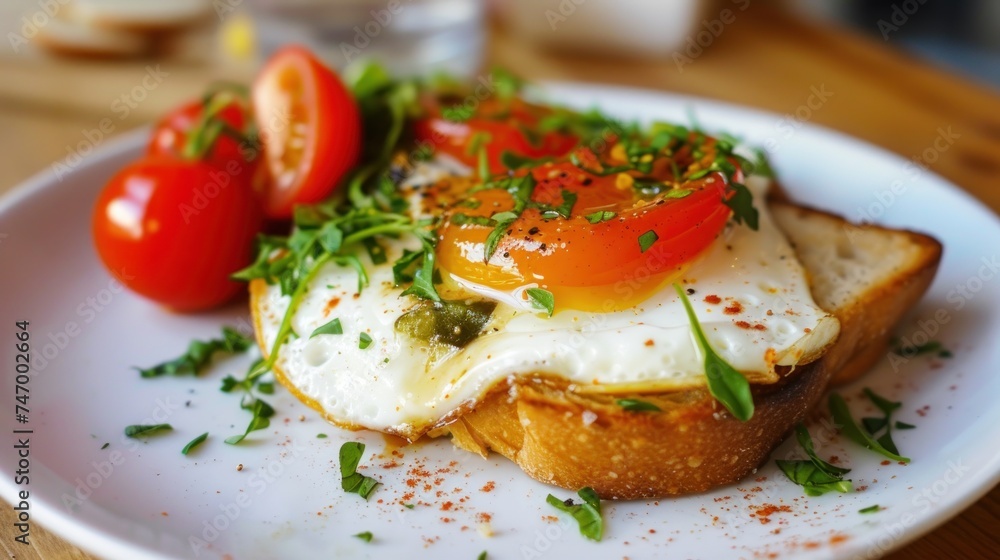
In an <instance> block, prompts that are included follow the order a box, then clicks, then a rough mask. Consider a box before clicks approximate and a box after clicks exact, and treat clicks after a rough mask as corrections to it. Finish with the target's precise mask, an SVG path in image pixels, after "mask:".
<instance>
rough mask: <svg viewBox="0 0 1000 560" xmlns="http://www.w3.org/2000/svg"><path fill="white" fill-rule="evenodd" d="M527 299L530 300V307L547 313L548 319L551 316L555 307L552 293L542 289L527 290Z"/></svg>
mask: <svg viewBox="0 0 1000 560" xmlns="http://www.w3.org/2000/svg"><path fill="white" fill-rule="evenodd" d="M528 299H530V300H531V306H532V307H534V308H535V309H541V310H543V311H546V312H548V314H549V317H551V316H552V312H553V311H554V310H555V307H556V299H555V297H554V296H553V295H552V292H550V291H548V290H544V289H542V288H528Z"/></svg>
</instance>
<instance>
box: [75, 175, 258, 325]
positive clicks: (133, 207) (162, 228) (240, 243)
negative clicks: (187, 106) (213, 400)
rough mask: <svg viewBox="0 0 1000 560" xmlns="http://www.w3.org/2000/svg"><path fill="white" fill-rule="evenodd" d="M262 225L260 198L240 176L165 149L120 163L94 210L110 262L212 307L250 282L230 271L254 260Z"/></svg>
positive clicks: (151, 288) (147, 283) (151, 285)
mask: <svg viewBox="0 0 1000 560" xmlns="http://www.w3.org/2000/svg"><path fill="white" fill-rule="evenodd" d="M261 225H262V216H261V209H260V202H259V200H258V198H257V196H256V195H255V194H254V193H253V191H252V190H251V189H250V188H249V186H248V184H247V181H246V180H244V179H243V176H241V175H230V174H229V173H227V172H226V171H225V170H223V169H219V168H218V167H216V166H213V165H211V164H209V163H206V162H203V161H185V160H180V159H177V158H174V157H164V156H147V157H146V158H144V159H141V160H139V161H137V162H134V163H132V164H131V165H129V166H127V167H125V168H124V169H122V170H121V171H120V172H119V173H118V174H117V175H115V177H114V178H112V179H111V181H110V182H109V183H108V184H107V186H106V187H105V188H104V191H103V192H102V193H101V195H100V197H99V198H98V200H97V205H96V207H95V209H94V215H93V235H94V241H95V244H96V246H97V252H98V254H99V255H100V257H101V260H103V261H104V264H105V266H106V267H107V268H108V270H109V271H111V273H112V274H113V275H114V276H115V277H116V278H117V279H118V280H119V281H121V282H122V283H123V284H124V285H125V286H126V287H128V288H130V289H132V290H134V291H135V292H137V293H139V294H141V295H143V296H145V297H147V298H150V299H152V300H154V301H156V302H158V303H161V304H163V305H165V306H167V307H169V308H172V309H174V310H177V311H197V310H202V309H208V308H211V307H215V306H217V305H220V304H222V303H225V302H226V301H228V300H230V299H231V298H233V296H235V295H236V294H237V293H240V292H242V291H244V290H245V289H246V286H245V285H244V284H241V283H238V282H234V281H232V280H230V279H229V275H230V274H232V273H234V272H236V271H237V270H239V269H241V268H243V267H245V266H247V265H248V264H249V263H250V262H251V261H252V250H253V239H254V237H255V235H256V234H257V232H258V231H259V230H260V228H261Z"/></svg>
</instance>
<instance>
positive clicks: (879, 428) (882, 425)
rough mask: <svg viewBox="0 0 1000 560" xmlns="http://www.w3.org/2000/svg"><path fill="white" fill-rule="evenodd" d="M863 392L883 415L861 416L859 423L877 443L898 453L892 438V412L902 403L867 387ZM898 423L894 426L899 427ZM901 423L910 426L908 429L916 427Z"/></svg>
mask: <svg viewBox="0 0 1000 560" xmlns="http://www.w3.org/2000/svg"><path fill="white" fill-rule="evenodd" d="M864 394H865V396H867V397H868V398H869V399H871V401H872V403H874V404H875V406H876V407H877V408H878V409H879V410H881V411H882V414H884V415H885V416H883V417H882V418H877V417H866V418H862V419H861V425H862V426H864V428H865V430H866V431H867V432H868V433H869V434H870V435H871V436H872V437H873V438H875V441H877V442H878V443H879V445H881V446H882V447H884V448H885V449H887V450H888V451H891V452H892V453H895V454H897V455H898V454H899V449H897V448H896V442H894V441H893V440H892V428H893V423H892V413H893V412H895V411H896V410H898V409H899V408H900V407H902V406H903V403H901V402H896V401H890V400H889V399H887V398H885V397H882V396H880V395H877V394H876V393H875V392H874V391H872V390H871V389H869V388H867V387H865V389H864ZM900 424H901V423H900V422H896V425H895V426H896V427H897V428H899V426H900ZM902 425H904V426H910V428H909V429H912V428H914V427H916V426H911V425H910V424H906V423H902ZM902 429H904V430H905V429H908V428H902ZM883 430H884V432H883ZM879 432H882V433H881V435H879Z"/></svg>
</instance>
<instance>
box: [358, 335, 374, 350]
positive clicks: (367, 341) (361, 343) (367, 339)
mask: <svg viewBox="0 0 1000 560" xmlns="http://www.w3.org/2000/svg"><path fill="white" fill-rule="evenodd" d="M371 345H372V337H371V335H369V334H368V333H366V332H363V333H361V334H360V335H358V348H360V349H362V350H364V349H366V348H368V347H369V346H371Z"/></svg>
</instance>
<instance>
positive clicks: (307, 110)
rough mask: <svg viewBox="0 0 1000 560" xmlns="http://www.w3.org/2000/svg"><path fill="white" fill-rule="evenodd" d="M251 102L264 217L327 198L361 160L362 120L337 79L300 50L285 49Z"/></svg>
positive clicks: (283, 214) (284, 215)
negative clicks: (263, 173)
mask: <svg viewBox="0 0 1000 560" xmlns="http://www.w3.org/2000/svg"><path fill="white" fill-rule="evenodd" d="M252 101H253V107H254V114H255V118H256V119H257V124H258V127H259V129H260V133H261V137H262V139H263V141H264V161H265V164H266V168H267V171H268V173H269V175H270V180H269V182H268V183H269V184H268V187H267V191H266V193H265V203H264V211H265V213H266V214H267V216H268V217H270V218H278V219H280V218H289V217H291V215H292V209H293V207H294V206H295V205H296V204H309V203H314V202H319V201H322V200H324V199H325V198H327V197H328V196H330V194H332V193H333V191H334V190H335V189H336V187H337V185H338V184H339V183H340V181H341V180H342V179H343V178H344V176H345V175H346V174H347V173H348V172H349V171H350V170H351V169H352V168H353V167H354V166H355V165H357V163H358V158H359V156H360V154H361V116H360V112H359V110H358V106H357V103H356V102H355V100H354V97H353V96H352V95H351V93H350V92H349V91H348V90H347V88H346V87H344V84H343V83H341V81H340V78H338V77H337V75H336V74H334V73H333V71H331V70H330V69H329V68H327V67H326V66H324V65H323V63H321V62H320V61H319V60H318V59H317V58H316V57H315V56H313V55H312V54H311V53H310V52H308V51H307V50H305V49H304V48H302V47H298V46H291V47H285V48H284V49H282V50H280V51H278V52H277V53H276V54H275V55H274V56H272V57H271V59H270V60H268V62H267V63H266V64H265V66H264V68H263V69H262V70H261V72H260V73H259V74H258V76H257V79H256V80H255V81H254V84H253V89H252Z"/></svg>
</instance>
